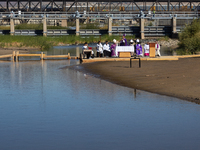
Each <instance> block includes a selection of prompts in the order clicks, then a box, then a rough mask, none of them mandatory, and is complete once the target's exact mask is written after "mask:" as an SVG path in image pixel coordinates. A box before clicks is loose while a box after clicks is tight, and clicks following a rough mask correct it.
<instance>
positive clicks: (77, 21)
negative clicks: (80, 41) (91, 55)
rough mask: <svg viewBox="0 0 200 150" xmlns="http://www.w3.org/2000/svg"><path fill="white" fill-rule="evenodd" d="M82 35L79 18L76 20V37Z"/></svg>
mask: <svg viewBox="0 0 200 150" xmlns="http://www.w3.org/2000/svg"><path fill="white" fill-rule="evenodd" d="M79 35H80V27H79V18H76V36H79Z"/></svg>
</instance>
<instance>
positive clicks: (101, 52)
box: [83, 35, 161, 58]
mask: <svg viewBox="0 0 200 150" xmlns="http://www.w3.org/2000/svg"><path fill="white" fill-rule="evenodd" d="M135 43H136V44H134V41H133V40H132V39H131V40H130V42H129V45H128V43H127V40H126V38H125V35H123V36H122V39H121V40H120V42H119V46H133V50H134V52H132V53H131V55H132V56H133V55H137V56H139V57H143V56H149V49H150V46H149V42H147V43H146V44H145V45H144V47H143V48H142V45H141V43H140V41H139V39H137V40H136V41H135ZM116 46H118V43H117V40H116V39H114V40H113V44H112V45H111V46H110V45H109V44H108V41H106V43H105V44H104V45H102V44H101V41H99V42H98V43H97V46H96V50H97V55H96V56H97V57H103V56H104V57H116V56H118V55H117V54H116ZM88 49H89V47H88V44H87V43H85V44H84V46H83V52H84V51H85V52H86V53H87V50H88ZM143 49H144V53H143ZM155 54H156V56H161V54H160V45H159V44H158V42H157V41H156V44H155ZM90 57H94V52H93V51H92V52H91V53H90V56H89V53H88V55H87V58H90Z"/></svg>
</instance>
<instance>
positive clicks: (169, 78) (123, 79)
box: [69, 58, 200, 104]
mask: <svg viewBox="0 0 200 150" xmlns="http://www.w3.org/2000/svg"><path fill="white" fill-rule="evenodd" d="M199 62H200V58H182V59H179V60H178V61H142V67H141V68H138V64H137V62H136V63H133V68H129V62H116V61H115V62H94V63H86V64H80V65H78V66H81V67H79V68H77V67H76V66H71V67H69V68H70V69H74V70H78V71H81V72H84V73H88V74H92V75H94V76H98V78H101V79H103V80H106V81H109V82H112V83H114V84H117V85H121V86H125V87H129V88H133V89H138V90H143V91H147V92H151V93H156V94H160V95H166V96H171V97H176V98H179V99H182V100H186V101H190V102H195V103H197V104H200V92H199V91H200V77H199V74H200V67H199V66H198V64H199Z"/></svg>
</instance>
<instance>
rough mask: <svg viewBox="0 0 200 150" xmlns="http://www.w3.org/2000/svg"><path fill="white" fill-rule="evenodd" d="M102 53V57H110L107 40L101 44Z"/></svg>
mask: <svg viewBox="0 0 200 150" xmlns="http://www.w3.org/2000/svg"><path fill="white" fill-rule="evenodd" d="M103 54H104V57H110V55H111V52H110V45H109V44H108V41H106V43H105V44H104V45H103Z"/></svg>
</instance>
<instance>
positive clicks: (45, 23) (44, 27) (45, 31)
mask: <svg viewBox="0 0 200 150" xmlns="http://www.w3.org/2000/svg"><path fill="white" fill-rule="evenodd" d="M43 36H47V18H46V15H45V16H44V18H43Z"/></svg>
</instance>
